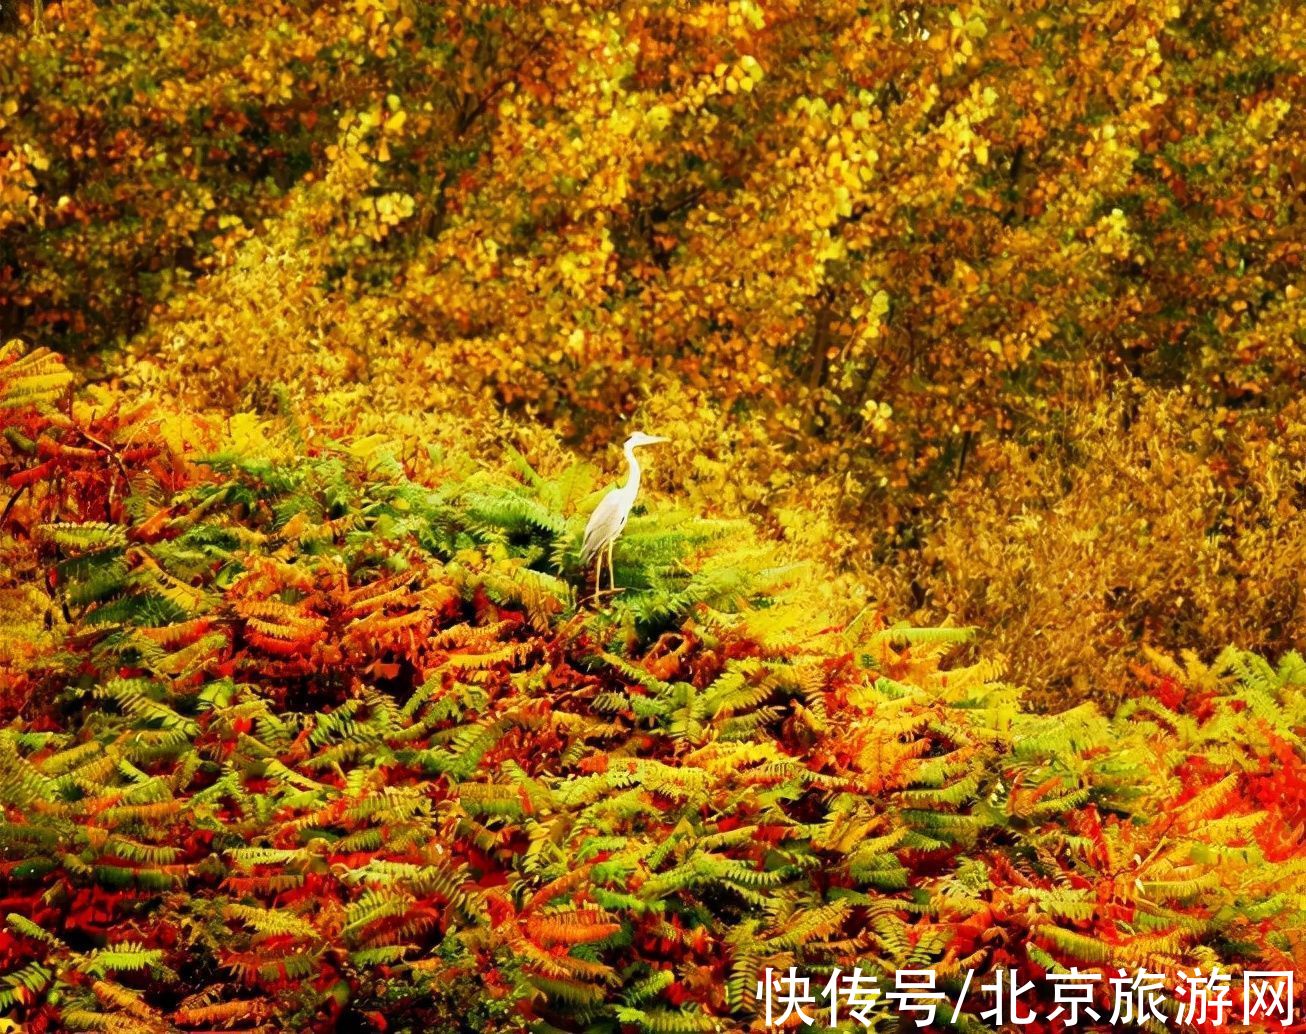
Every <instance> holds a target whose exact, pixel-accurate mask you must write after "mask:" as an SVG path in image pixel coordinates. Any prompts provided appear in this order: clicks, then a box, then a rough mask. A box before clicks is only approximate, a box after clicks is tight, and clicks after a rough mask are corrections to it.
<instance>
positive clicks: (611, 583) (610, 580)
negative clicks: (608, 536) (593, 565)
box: [608, 538, 617, 592]
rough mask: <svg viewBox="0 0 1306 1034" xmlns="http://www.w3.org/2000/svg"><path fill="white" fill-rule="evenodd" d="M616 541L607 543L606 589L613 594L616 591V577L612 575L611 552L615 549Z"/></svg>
mask: <svg viewBox="0 0 1306 1034" xmlns="http://www.w3.org/2000/svg"><path fill="white" fill-rule="evenodd" d="M616 545H617V540H616V539H615V538H614V539H613V540H612V541H611V542H609V543H608V588H609V589H611V590H612V591H613V592H616V591H617V576H616V575H614V574H613V573H612V551H613V549H615V548H616Z"/></svg>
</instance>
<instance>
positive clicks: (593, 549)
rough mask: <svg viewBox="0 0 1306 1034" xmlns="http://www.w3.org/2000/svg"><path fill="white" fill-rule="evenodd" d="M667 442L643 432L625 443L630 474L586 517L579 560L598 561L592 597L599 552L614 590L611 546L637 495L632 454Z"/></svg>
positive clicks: (635, 462) (596, 586) (599, 571)
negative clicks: (606, 558)
mask: <svg viewBox="0 0 1306 1034" xmlns="http://www.w3.org/2000/svg"><path fill="white" fill-rule="evenodd" d="M670 440H671V439H669V438H663V437H661V436H660V435H654V434H645V433H644V432H643V431H636V432H635V433H634V434H632V435H631V436H630V437H629V438H627V439H626V444H625V447H624V451H625V453H626V464H627V466H628V467H629V470H630V473H629V474H628V475H627V477H626V483H625V484H624V485H621V486H619V487H617V488H612V489H609V491H608V494H607V495H605V496H604V497H603V499H602V500H600V502H599V505H598V506H596V507H594V512H593V513H592V514H590V519H589V522H588V523H587V524H586V525H585V538H584V540H583V541H582V542H581V547H580V558H581V563H583V564H588V563H589V562H590V560H591V559H593V558H594V557H598V560H597V562H596V563H595V565H594V595H595V596H597V595H598V594H599V579H600V577H601V576H602V571H603V552H604V550H607V554H608V585H609V587H610V588H612V589H614V590H615V589H616V587H617V586H616V579H615V578H614V576H613V573H612V546H613V544H614V543H615V542H616V541H617V536H618V535H620V534H621V530H622V529H623V528H624V527H625V526H626V519H627V518H628V517H629V516H630V511H631V508H632V507H634V505H635V496H636V495H637V494H638V493H639V474H640V470H639V460H637V459H636V458H635V450H636V449H638V448H639V447H640V446H642V445H656V444H657V443H658V442H666V441H670Z"/></svg>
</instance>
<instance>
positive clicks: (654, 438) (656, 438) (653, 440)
mask: <svg viewBox="0 0 1306 1034" xmlns="http://www.w3.org/2000/svg"><path fill="white" fill-rule="evenodd" d="M669 441H671V439H670V438H663V437H662V436H661V435H660V434H651V435H649V436H648V440H647V441H645V442H644V444H645V445H657V444H658V442H669Z"/></svg>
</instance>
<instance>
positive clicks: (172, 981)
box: [0, 347, 1306, 1031]
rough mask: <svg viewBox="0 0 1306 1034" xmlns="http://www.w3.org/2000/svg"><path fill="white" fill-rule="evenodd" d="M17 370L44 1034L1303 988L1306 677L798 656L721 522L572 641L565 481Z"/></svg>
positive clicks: (12, 949) (31, 1003) (575, 484)
mask: <svg viewBox="0 0 1306 1034" xmlns="http://www.w3.org/2000/svg"><path fill="white" fill-rule="evenodd" d="M3 362H4V363H5V366H4V367H3V370H0V402H3V404H4V405H5V407H6V412H7V413H8V414H9V422H8V425H7V427H8V434H7V441H8V444H7V445H6V446H5V452H4V454H3V456H4V461H3V467H2V468H0V474H3V476H4V477H5V479H6V481H7V482H8V484H9V485H10V486H11V488H12V489H14V490H16V491H17V490H21V491H22V493H23V495H22V498H21V499H18V497H17V496H16V495H15V496H14V497H13V498H15V499H18V501H17V502H15V503H14V504H13V505H12V507H11V508H10V510H9V513H8V514H7V521H8V532H7V536H6V540H5V550H6V555H7V557H8V569H9V570H10V571H11V572H12V574H11V584H9V585H8V586H6V587H5V588H4V590H3V591H4V593H5V596H6V601H7V603H9V604H10V607H9V609H10V610H11V612H13V613H23V612H24V610H25V612H26V614H27V617H28V623H29V625H30V626H31V627H32V628H35V629H39V630H41V631H39V632H37V633H36V634H34V635H29V634H27V629H25V628H24V627H23V625H22V624H16V625H15V626H14V631H13V632H12V633H8V634H6V636H5V638H4V640H3V644H4V653H3V661H4V668H3V669H2V670H3V673H4V675H5V679H4V683H3V685H4V693H3V696H2V697H0V707H3V712H4V717H5V718H6V719H7V720H8V725H7V727H6V728H5V729H4V730H3V732H0V737H3V739H4V741H5V742H4V750H3V752H0V793H2V794H3V798H2V799H3V804H4V807H5V813H6V823H5V824H4V826H3V828H0V844H2V845H3V852H4V862H3V872H4V880H3V887H4V894H3V905H4V909H5V911H6V913H7V914H8V916H9V918H8V920H7V928H6V931H5V932H4V934H3V935H2V936H0V966H2V967H3V969H4V972H5V975H4V977H3V978H0V980H2V983H0V1005H2V1006H3V1008H4V1010H5V1014H6V1015H7V1016H10V1017H14V1018H16V1021H17V1022H18V1023H20V1024H21V1027H22V1029H24V1030H31V1031H42V1030H65V1029H113V1030H120V1031H166V1030H199V1029H215V1028H218V1029H241V1030H273V1029H284V1028H285V1027H286V1026H289V1027H290V1028H291V1029H297V1030H332V1029H339V1025H341V1024H346V1025H350V1029H368V1027H369V1026H370V1027H372V1028H373V1029H395V1030H413V1031H417V1030H431V1029H440V1030H454V1029H460V1030H468V1031H473V1030H476V1031H483V1030H498V1029H502V1030H510V1029H518V1028H519V1027H521V1026H522V1025H523V1024H525V1023H527V1022H528V1021H534V1022H537V1024H539V1023H542V1024H545V1027H544V1028H543V1029H550V1027H552V1028H553V1029H572V1025H573V1024H574V1023H575V1022H577V1021H578V1020H584V1021H585V1022H586V1023H588V1024H590V1025H591V1026H593V1025H595V1024H597V1028H596V1029H611V1030H617V1029H619V1027H627V1028H629V1027H634V1028H635V1029H641V1030H650V1031H670V1030H686V1031H687V1030H704V1031H706V1030H717V1029H731V1028H733V1027H735V1026H738V1025H741V1024H744V1025H746V1024H747V1023H749V1022H750V1021H752V1020H756V1018H757V1008H758V1007H757V1003H756V1001H755V999H754V997H753V988H754V987H755V985H756V980H757V978H758V975H759V973H760V972H761V971H762V969H764V968H765V967H766V966H773V967H787V966H789V965H795V964H797V965H802V966H805V967H817V968H819V967H829V966H831V965H839V964H842V965H849V964H851V963H852V962H853V961H857V962H859V963H860V964H862V965H866V966H868V967H870V968H871V969H872V970H873V971H876V972H880V973H883V974H886V975H890V974H892V973H893V972H894V971H895V970H897V969H899V968H909V967H912V966H922V965H931V966H934V967H937V968H938V970H939V972H940V973H941V974H942V975H943V977H944V979H945V980H946V981H947V982H948V984H949V985H951V984H953V983H954V982H955V981H957V980H959V979H960V975H961V973H962V972H963V971H964V970H977V971H979V972H981V973H985V972H988V971H989V970H991V969H993V968H997V967H1018V968H1019V969H1020V970H1021V971H1022V972H1024V973H1027V974H1035V975H1037V974H1041V973H1044V972H1046V971H1048V970H1050V969H1055V968H1057V967H1060V966H1068V965H1075V964H1077V965H1080V966H1089V967H1092V966H1107V965H1131V966H1135V967H1137V966H1147V967H1148V968H1150V969H1152V970H1154V971H1159V972H1162V973H1166V974H1171V975H1173V974H1174V973H1175V972H1176V971H1178V970H1180V969H1181V968H1184V967H1191V966H1194V965H1197V964H1200V963H1205V964H1207V965H1208V966H1209V965H1210V964H1211V962H1213V961H1218V962H1219V963H1220V964H1222V965H1225V966H1228V967H1234V968H1236V967H1240V966H1248V967H1251V968H1267V969H1290V968H1296V967H1299V966H1300V965H1301V963H1302V962H1303V955H1304V954H1306V944H1303V942H1302V941H1301V939H1300V931H1301V921H1302V918H1303V913H1304V911H1306V902H1303V900H1302V898H1301V895H1300V892H1299V888H1300V873H1301V871H1302V866H1303V865H1306V853H1304V852H1303V850H1302V845H1301V842H1300V830H1301V828H1302V827H1301V824H1302V822H1303V820H1306V813H1303V812H1302V808H1301V802H1302V801H1303V800H1306V784H1304V783H1303V780H1304V779H1306V767H1304V762H1303V756H1302V753H1301V737H1302V735H1303V734H1304V733H1306V712H1304V711H1303V702H1304V701H1306V696H1303V693H1302V686H1303V684H1304V683H1306V667H1303V665H1302V662H1301V660H1300V658H1299V657H1296V656H1295V655H1294V656H1290V657H1289V658H1287V659H1286V660H1285V662H1284V664H1283V665H1282V666H1281V668H1280V669H1279V670H1278V671H1277V672H1276V671H1275V670H1273V669H1272V668H1270V667H1269V666H1268V665H1266V664H1265V663H1264V662H1263V661H1261V660H1259V659H1258V658H1256V657H1254V656H1251V655H1243V654H1239V653H1237V652H1234V651H1231V652H1229V653H1228V654H1227V655H1226V656H1224V657H1222V658H1221V659H1220V661H1219V662H1218V663H1217V665H1216V666H1215V667H1213V668H1209V669H1208V668H1203V667H1201V666H1200V665H1197V666H1190V668H1189V669H1188V670H1186V671H1185V670H1183V669H1180V668H1178V667H1176V666H1174V665H1172V664H1170V663H1169V662H1165V661H1164V659H1160V658H1159V659H1158V664H1160V665H1161V667H1160V668H1159V669H1158V670H1157V671H1156V672H1155V673H1154V674H1147V673H1140V675H1139V678H1140V679H1141V680H1142V682H1141V685H1140V686H1139V693H1138V694H1137V696H1136V698H1135V699H1133V700H1131V701H1130V702H1129V703H1127V704H1125V705H1124V706H1122V707H1121V708H1120V709H1119V711H1118V712H1117V713H1116V715H1115V716H1114V717H1113V718H1107V717H1103V716H1102V715H1101V714H1100V713H1099V712H1098V710H1097V709H1096V708H1095V707H1093V706H1092V705H1083V706H1081V707H1079V708H1077V709H1075V710H1073V711H1070V712H1066V713H1064V714H1060V715H1055V716H1048V717H1044V716H1038V715H1034V714H1031V713H1028V712H1026V711H1024V710H1023V709H1022V708H1021V706H1020V702H1019V693H1018V691H1017V690H1015V689H1014V688H1013V687H1011V686H1009V685H1005V684H1002V683H1000V682H996V681H994V680H993V672H992V666H991V665H989V664H987V663H986V662H980V663H978V664H975V665H971V666H964V667H957V666H956V665H947V664H941V663H940V662H941V659H942V658H943V657H944V656H946V655H947V654H948V652H949V651H950V650H951V649H953V648H954V646H955V644H957V643H959V642H962V641H964V640H965V638H966V633H965V632H964V631H958V630H947V629H941V630H913V629H906V628H884V627H882V626H879V625H878V624H876V623H872V624H869V625H868V624H866V623H864V622H863V623H861V625H860V626H852V627H832V628H825V629H819V628H817V627H814V626H813V624H812V615H811V613H810V606H809V604H808V603H806V602H805V601H804V600H803V599H802V598H801V591H802V590H801V589H800V588H798V587H797V586H795V587H793V588H790V589H788V590H786V589H785V588H784V587H783V583H784V580H785V576H784V575H783V574H782V573H781V574H773V575H771V576H769V580H770V585H769V587H768V586H767V585H766V584H765V583H763V582H761V581H759V579H760V578H761V577H762V572H761V571H758V570H755V569H749V568H747V567H743V566H741V565H743V564H745V563H747V560H746V559H745V558H751V559H752V560H753V561H754V562H755V561H756V559H757V556H758V552H757V546H756V545H754V546H752V547H751V548H749V549H747V550H746V551H745V552H743V553H739V552H736V553H733V554H732V553H731V552H730V551H729V550H726V549H724V547H722V546H717V547H713V546H712V544H711V543H712V542H713V540H714V539H715V538H717V537H719V536H720V534H721V532H722V530H723V529H722V528H721V527H717V526H713V525H712V524H711V523H710V522H708V523H704V522H694V521H689V522H687V523H686V522H684V521H683V520H682V521H679V522H677V521H674V520H671V519H670V515H667V514H659V515H652V516H650V517H649V518H647V519H644V523H643V524H642V525H634V526H632V539H631V546H630V548H629V549H627V550H626V551H624V557H623V564H622V567H621V576H622V579H623V581H624V582H625V584H626V585H628V586H630V590H631V591H630V592H628V593H627V594H625V595H623V596H622V597H621V598H620V599H619V600H617V601H615V602H614V603H613V604H612V605H611V606H610V607H607V608H603V609H600V610H590V609H588V608H584V607H578V605H577V597H576V592H575V589H574V582H573V581H572V579H574V578H575V577H576V576H577V572H576V571H575V568H574V566H573V565H574V552H575V547H576V540H577V537H578V534H579V531H580V527H579V524H578V517H579V513H583V512H584V511H583V509H582V508H581V507H580V506H579V505H578V504H580V503H581V502H582V501H583V500H584V499H585V495H586V493H585V490H584V489H585V481H584V472H583V470H582V469H581V468H577V469H576V470H575V471H573V473H572V474H571V475H570V476H569V477H568V478H565V479H562V480H561V481H549V482H546V481H544V480H543V479H540V478H539V477H538V476H537V475H534V474H533V472H531V471H530V469H529V468H528V467H527V468H523V474H524V478H523V476H522V475H518V476H516V477H513V476H510V475H508V474H501V475H497V476H493V475H490V476H487V474H486V473H485V472H483V471H482V472H481V473H479V474H474V475H472V476H471V477H470V478H467V477H460V476H459V474H458V473H457V467H458V464H456V463H453V464H449V465H447V466H446V467H445V468H444V470H443V471H442V473H441V474H440V475H439V476H436V477H432V478H431V480H430V481H429V482H428V483H419V482H417V481H414V480H411V479H410V478H409V477H408V476H407V475H406V474H405V473H404V471H403V468H402V467H401V466H400V465H399V464H398V463H397V462H396V461H395V460H394V459H393V458H392V457H391V456H389V455H387V454H386V453H385V452H384V451H380V452H379V451H378V447H377V446H376V445H375V443H368V442H361V443H355V442H352V441H350V440H349V439H345V440H342V441H332V440H331V438H330V437H328V436H325V435H323V434H322V433H321V429H315V428H313V427H306V426H304V425H302V424H292V425H290V426H288V427H287V426H283V427H281V428H280V429H278V428H276V427H275V426H273V425H267V424H262V423H253V424H250V423H246V424H243V425H242V426H241V428H240V430H239V431H237V432H234V433H233V432H232V431H227V432H219V431H218V430H216V429H215V428H212V427H206V426H205V424H204V422H203V421H197V420H195V419H193V418H188V417H186V415H185V414H184V413H180V412H174V411H169V410H167V409H165V408H162V407H160V406H158V405H154V404H135V405H134V404H131V403H129V402H127V401H126V400H124V399H116V400H115V401H114V403H113V404H112V405H109V406H105V405H97V404H96V403H95V402H94V401H93V400H91V399H89V398H85V397H75V398H74V401H73V403H72V405H71V406H67V405H64V404H61V403H59V402H58V401H57V400H60V399H65V398H66V397H67V396H66V393H65V388H66V386H67V384H68V381H69V376H68V374H67V373H66V371H65V370H64V369H63V367H62V365H61V364H60V363H59V362H58V361H57V360H56V359H55V358H54V357H53V356H50V355H48V354H44V355H43V354H41V353H31V354H23V353H22V352H21V351H20V350H17V349H14V348H12V347H11V348H10V349H8V350H7V351H6V353H5V355H4V358H3ZM578 511H579V512H578ZM737 533H738V529H736V536H737ZM569 557H571V558H572V559H570V560H569V559H568V558H569ZM695 557H697V559H695ZM686 561H688V562H689V563H688V566H686V563H685V562H686ZM33 575H35V576H34V577H33ZM13 576H19V577H13ZM777 579H779V580H778V581H777ZM795 594H799V595H798V596H795ZM977 1029H978V1028H977Z"/></svg>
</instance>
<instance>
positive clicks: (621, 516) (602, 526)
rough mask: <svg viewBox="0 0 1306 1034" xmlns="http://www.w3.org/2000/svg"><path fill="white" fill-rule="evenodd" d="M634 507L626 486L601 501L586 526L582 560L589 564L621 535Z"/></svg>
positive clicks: (615, 489)
mask: <svg viewBox="0 0 1306 1034" xmlns="http://www.w3.org/2000/svg"><path fill="white" fill-rule="evenodd" d="M633 505H634V503H633V501H628V500H627V498H626V490H625V488H624V486H623V487H621V488H614V489H612V490H611V491H610V492H608V494H607V495H605V496H604V497H603V498H602V499H601V500H600V501H599V505H598V506H596V507H594V512H593V513H592V514H590V519H589V523H588V524H586V525H585V541H584V542H582V543H581V547H580V558H581V560H583V561H584V562H585V563H589V562H590V561H591V560H593V559H594V554H595V553H597V552H598V551H599V550H600V549H602V548H603V547H604V546H606V545H607V544H608V543H609V542H611V541H612V540H613V539H615V538H616V537H617V536H618V535H620V534H621V529H622V528H624V527H625V526H626V518H627V517H629V516H630V511H631V508H632V506H633Z"/></svg>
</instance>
